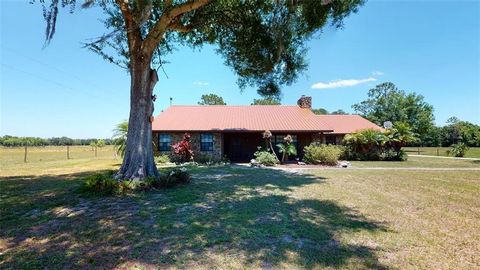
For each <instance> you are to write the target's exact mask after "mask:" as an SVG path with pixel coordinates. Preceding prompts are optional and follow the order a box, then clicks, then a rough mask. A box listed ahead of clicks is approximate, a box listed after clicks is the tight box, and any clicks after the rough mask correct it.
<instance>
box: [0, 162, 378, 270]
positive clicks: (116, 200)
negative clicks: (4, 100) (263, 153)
mask: <svg viewBox="0 0 480 270" xmlns="http://www.w3.org/2000/svg"><path fill="white" fill-rule="evenodd" d="M86 174H87V173H82V174H75V175H68V176H42V177H11V178H5V179H2V180H1V181H0V193H1V200H2V202H1V211H2V213H1V214H2V215H1V220H0V221H1V227H2V230H1V232H0V237H1V242H0V252H1V253H0V254H1V255H0V268H2V269H7V268H12V269H13V268H97V267H99V268H115V267H119V268H128V267H132V266H135V265H142V266H144V267H147V268H148V267H149V266H150V267H153V266H155V267H162V266H174V267H181V268H191V267H195V266H202V267H204V268H211V267H219V268H242V267H247V268H249V267H255V268H276V267H281V266H284V265H291V266H292V265H293V266H296V267H301V268H314V267H322V266H325V267H333V268H344V267H346V266H347V265H350V266H352V265H351V264H352V262H353V263H354V264H355V265H356V267H357V268H362V267H363V268H377V269H385V268H386V267H385V266H383V265H381V264H380V263H379V262H378V258H377V257H376V254H375V249H373V248H372V247H369V246H365V245H361V244H352V243H344V242H342V241H340V240H339V239H337V238H336V237H338V235H339V234H349V233H355V232H361V231H366V232H375V231H385V230H386V228H385V227H384V225H382V224H379V223H378V222H375V221H373V220H368V219H366V218H365V217H363V216H362V215H360V214H359V213H356V212H355V211H353V210H352V209H349V208H346V207H343V206H340V205H338V204H337V203H336V202H334V201H329V200H318V199H299V198H296V197H295V196H292V194H293V191H294V190H295V189H296V188H298V187H302V186H306V185H311V184H322V183H323V181H324V179H322V178H319V177H314V176H311V175H294V174H288V173H285V172H283V171H278V170H265V169H238V168H208V169H194V180H193V183H192V184H191V185H188V186H183V187H178V188H174V189H170V190H162V191H155V192H149V193H144V194H137V195H133V196H129V197H110V198H82V197H80V196H79V195H78V193H76V192H75V190H76V188H77V187H78V185H79V184H80V183H81V178H82V177H83V176H85V175H86ZM360 266H361V267H360Z"/></svg>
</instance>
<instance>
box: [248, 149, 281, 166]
mask: <svg viewBox="0 0 480 270" xmlns="http://www.w3.org/2000/svg"><path fill="white" fill-rule="evenodd" d="M253 155H254V156H255V160H256V161H257V162H258V163H260V164H263V165H265V166H274V165H275V164H277V163H278V159H277V157H276V156H275V155H274V154H272V153H270V152H267V151H262V150H258V151H257V152H255V153H254V154H253Z"/></svg>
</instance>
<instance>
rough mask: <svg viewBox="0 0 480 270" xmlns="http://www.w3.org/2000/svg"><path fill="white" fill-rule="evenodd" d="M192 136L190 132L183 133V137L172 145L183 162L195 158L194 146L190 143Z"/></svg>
mask: <svg viewBox="0 0 480 270" xmlns="http://www.w3.org/2000/svg"><path fill="white" fill-rule="evenodd" d="M190 137H191V135H190V134H189V133H185V134H183V139H182V140H181V141H180V142H178V143H176V144H174V145H172V148H173V152H174V153H175V155H177V156H179V157H180V160H181V162H189V161H192V160H193V151H192V146H191V145H190Z"/></svg>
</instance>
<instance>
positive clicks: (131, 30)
mask: <svg viewBox="0 0 480 270" xmlns="http://www.w3.org/2000/svg"><path fill="white" fill-rule="evenodd" d="M115 2H116V3H117V5H118V6H119V7H120V10H121V11H122V14H123V20H124V21H125V28H126V32H127V39H128V50H129V53H130V61H133V60H134V58H133V56H134V55H135V52H134V51H135V50H136V49H137V48H139V46H141V44H142V35H141V33H140V27H139V25H138V24H137V23H136V22H135V20H134V18H133V16H132V13H131V12H130V9H129V8H128V4H127V3H126V2H125V1H123V0H115Z"/></svg>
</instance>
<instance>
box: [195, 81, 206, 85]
mask: <svg viewBox="0 0 480 270" xmlns="http://www.w3.org/2000/svg"><path fill="white" fill-rule="evenodd" d="M208 84H209V83H208V82H199V81H197V82H193V85H199V86H206V85H208Z"/></svg>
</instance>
